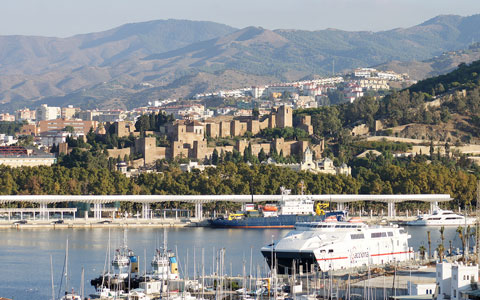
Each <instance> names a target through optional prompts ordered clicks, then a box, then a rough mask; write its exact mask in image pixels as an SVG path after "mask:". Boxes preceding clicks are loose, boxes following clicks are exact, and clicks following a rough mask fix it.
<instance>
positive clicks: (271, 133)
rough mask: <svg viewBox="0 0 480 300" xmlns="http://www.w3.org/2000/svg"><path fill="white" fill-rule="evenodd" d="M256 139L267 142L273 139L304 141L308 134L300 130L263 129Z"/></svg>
mask: <svg viewBox="0 0 480 300" xmlns="http://www.w3.org/2000/svg"><path fill="white" fill-rule="evenodd" d="M256 137H261V138H264V139H267V140H270V141H271V140H273V139H274V138H284V139H285V140H304V139H306V138H308V133H307V132H306V131H305V130H303V129H300V128H293V127H287V128H265V129H263V130H261V131H260V132H259V133H258V134H257V135H256Z"/></svg>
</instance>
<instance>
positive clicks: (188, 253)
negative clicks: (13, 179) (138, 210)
mask: <svg viewBox="0 0 480 300" xmlns="http://www.w3.org/2000/svg"><path fill="white" fill-rule="evenodd" d="M406 229H407V231H408V232H409V233H410V234H411V236H412V238H411V239H410V241H409V243H410V246H411V247H413V248H414V250H415V251H418V249H419V247H420V246H422V245H423V246H424V247H425V248H426V249H427V251H428V242H427V231H430V232H431V245H432V247H431V248H432V252H433V251H434V249H435V248H436V247H437V245H438V244H440V232H439V228H436V227H406ZM455 230H456V228H455V227H450V228H446V229H445V248H446V249H449V241H451V242H452V247H453V248H454V249H455V248H460V247H461V241H460V239H459V238H458V235H457V233H456V232H455ZM288 231H289V230H288V229H287V230H280V229H249V230H245V229H211V228H168V229H167V232H168V248H169V249H170V250H173V251H176V252H177V253H178V259H179V267H180V273H181V276H185V275H186V274H188V276H189V277H190V278H192V277H193V276H194V269H195V270H196V272H197V276H198V275H199V274H201V264H200V263H201V259H202V249H203V251H204V260H205V274H211V273H212V271H214V270H213V264H214V259H215V253H216V252H218V250H219V249H222V248H224V249H225V253H226V254H225V271H226V273H227V274H230V273H231V274H233V275H238V274H242V270H243V264H244V261H245V264H246V265H247V273H248V270H249V265H250V259H252V262H253V266H254V267H253V270H257V266H260V270H261V271H262V272H266V270H267V267H266V264H265V263H264V260H263V257H262V255H261V253H260V248H261V247H262V246H264V245H266V244H269V243H271V241H272V238H274V239H279V238H281V237H282V236H283V235H285V234H286V233H287V232H288ZM109 232H110V237H111V238H110V244H111V248H112V252H113V249H116V248H117V247H118V246H119V245H120V244H121V243H122V242H123V230H122V229H120V228H115V229H106V228H93V229H62V230H53V229H24V230H15V229H3V230H0V270H1V272H0V297H7V298H12V299H16V300H27V299H28V300H36V299H39V300H40V299H51V295H52V289H51V272H50V256H52V259H53V277H54V282H55V294H56V295H57V294H58V293H59V291H60V292H63V287H59V284H60V280H61V278H62V272H63V268H64V258H65V244H66V240H67V238H68V241H69V260H68V271H69V277H70V286H71V287H73V288H75V290H78V289H79V287H80V282H81V272H82V268H84V270H85V291H86V293H85V294H86V295H88V294H90V293H92V292H94V289H93V287H91V286H90V280H91V279H93V278H95V277H98V276H99V275H100V274H102V272H103V269H104V265H105V259H106V252H107V249H108V240H109V238H108V236H109ZM163 234H164V229H162V228H130V229H128V232H127V236H128V246H129V248H130V249H132V250H133V251H134V252H135V253H136V254H137V255H139V256H140V269H141V270H140V272H141V273H143V270H144V268H145V265H146V267H147V270H149V269H150V261H151V259H152V257H153V255H154V251H155V249H156V248H158V247H159V245H161V244H162V243H163ZM145 253H146V256H145V255H144V254H145ZM194 253H195V254H194ZM251 254H252V258H250V256H251ZM111 255H112V256H113V253H112V254H111ZM194 259H195V265H196V268H194ZM185 266H188V267H187V268H186V267H185Z"/></svg>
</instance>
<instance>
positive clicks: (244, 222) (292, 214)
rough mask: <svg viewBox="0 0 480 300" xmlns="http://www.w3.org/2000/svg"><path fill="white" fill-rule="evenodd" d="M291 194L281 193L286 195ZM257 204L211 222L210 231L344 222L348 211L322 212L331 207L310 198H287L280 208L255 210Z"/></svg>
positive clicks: (260, 207) (273, 206)
mask: <svg viewBox="0 0 480 300" xmlns="http://www.w3.org/2000/svg"><path fill="white" fill-rule="evenodd" d="M289 193H290V190H285V189H282V194H283V195H288V194H289ZM253 206H254V204H247V210H246V211H241V212H236V213H231V214H229V215H228V216H225V217H220V218H217V219H214V220H208V222H209V225H210V226H211V227H216V228H293V227H294V226H295V223H298V222H320V221H323V220H325V219H326V218H329V217H330V218H333V219H334V220H335V221H338V220H343V219H344V218H345V217H346V215H347V213H346V212H345V211H327V212H325V211H323V209H321V208H324V207H326V206H328V203H326V204H325V203H318V204H317V206H318V207H317V208H316V209H314V206H315V202H314V201H313V200H312V199H310V198H308V197H307V198H305V197H301V198H300V197H299V198H297V199H292V198H285V199H283V200H282V201H280V202H279V203H278V205H277V204H267V205H265V206H259V207H258V210H255V209H254V207H253Z"/></svg>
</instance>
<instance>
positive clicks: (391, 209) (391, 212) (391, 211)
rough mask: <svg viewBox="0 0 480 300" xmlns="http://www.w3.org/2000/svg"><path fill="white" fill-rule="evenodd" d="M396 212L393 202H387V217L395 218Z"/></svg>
mask: <svg viewBox="0 0 480 300" xmlns="http://www.w3.org/2000/svg"><path fill="white" fill-rule="evenodd" d="M395 216H396V212H395V202H393V201H389V202H388V217H389V218H395Z"/></svg>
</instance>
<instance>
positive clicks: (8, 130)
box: [0, 121, 24, 135]
mask: <svg viewBox="0 0 480 300" xmlns="http://www.w3.org/2000/svg"><path fill="white" fill-rule="evenodd" d="M23 124H24V123H23V122H7V121H1V122H0V133H3V134H6V135H15V134H16V133H17V132H20V129H21V128H22V126H23Z"/></svg>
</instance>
